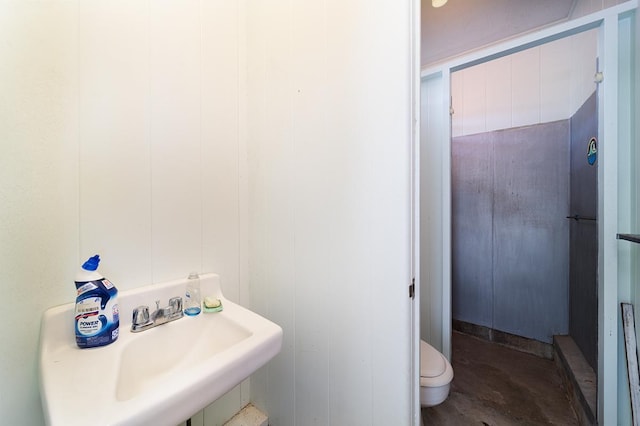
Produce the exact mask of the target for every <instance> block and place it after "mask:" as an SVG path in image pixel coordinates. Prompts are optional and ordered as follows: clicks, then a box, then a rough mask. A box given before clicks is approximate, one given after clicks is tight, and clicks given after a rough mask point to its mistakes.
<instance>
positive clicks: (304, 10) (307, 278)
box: [289, 2, 340, 424]
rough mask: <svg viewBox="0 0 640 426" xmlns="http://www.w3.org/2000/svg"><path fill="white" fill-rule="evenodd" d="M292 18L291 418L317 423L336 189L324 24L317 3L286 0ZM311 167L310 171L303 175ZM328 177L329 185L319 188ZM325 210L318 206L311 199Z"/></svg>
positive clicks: (323, 414)
mask: <svg viewBox="0 0 640 426" xmlns="http://www.w3.org/2000/svg"><path fill="white" fill-rule="evenodd" d="M292 14H293V16H295V17H296V19H294V20H293V25H292V27H291V32H292V33H291V34H292V37H291V48H292V52H294V59H293V60H292V63H291V66H292V70H291V72H292V80H291V85H290V87H289V90H290V102H291V107H292V121H293V123H294V124H293V132H292V137H293V139H294V148H293V149H294V153H295V156H296V161H295V167H294V168H293V169H292V173H293V175H294V176H297V178H296V179H294V180H293V181H292V184H293V187H292V192H293V194H294V197H295V200H296V202H295V208H294V223H293V224H292V225H293V226H294V227H295V238H294V245H295V252H296V253H295V264H296V265H298V266H297V269H298V270H299V273H297V274H296V281H297V282H304V283H305V285H304V291H297V292H296V300H295V307H294V312H295V317H296V334H295V348H296V349H295V371H296V406H295V418H296V419H299V420H298V421H299V422H300V423H305V422H307V421H308V420H305V419H313V422H315V423H317V424H330V423H331V422H330V420H329V380H317V378H318V377H329V362H330V360H329V357H327V353H328V350H329V342H330V340H329V338H330V331H329V330H330V329H329V327H328V326H329V324H330V321H326V318H325V314H326V309H327V306H328V305H329V304H332V297H331V291H330V290H329V288H328V286H327V284H328V283H330V282H332V281H333V280H334V272H333V270H332V269H333V268H331V267H328V265H332V264H334V261H335V259H334V258H333V256H332V253H331V252H330V251H329V250H327V249H326V247H329V246H330V245H331V244H332V241H334V238H335V234H334V230H333V224H335V215H336V213H335V209H336V208H337V207H338V205H339V204H338V203H339V200H338V196H337V195H338V194H337V192H335V191H332V190H331V187H332V186H333V185H337V184H339V181H338V179H337V178H338V176H336V175H334V174H333V173H331V172H330V170H329V169H330V167H331V165H332V159H334V158H336V157H339V154H338V155H336V151H340V148H338V147H336V145H335V139H332V140H330V139H329V138H328V131H327V122H328V120H327V115H326V114H324V113H322V112H321V111H323V110H326V109H327V107H328V102H327V98H328V96H329V95H328V92H327V90H326V89H327V80H328V76H327V72H326V69H327V63H326V61H327V44H328V41H327V40H326V38H325V32H326V29H327V28H328V26H329V21H328V20H327V19H328V17H327V10H326V6H325V4H324V3H323V2H315V3H310V4H294V5H293V7H292ZM309 171H315V173H309ZM327 182H331V185H327ZM319 200H322V201H321V204H322V205H323V206H324V207H325V208H318V201H319Z"/></svg>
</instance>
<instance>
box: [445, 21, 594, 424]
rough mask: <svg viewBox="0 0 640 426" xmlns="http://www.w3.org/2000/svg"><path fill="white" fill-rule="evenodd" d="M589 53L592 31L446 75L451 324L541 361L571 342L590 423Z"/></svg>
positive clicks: (591, 124)
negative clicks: (558, 338)
mask: <svg viewBox="0 0 640 426" xmlns="http://www.w3.org/2000/svg"><path fill="white" fill-rule="evenodd" d="M596 56H597V31H596V30H590V31H585V32H582V33H578V34H575V35H572V36H569V37H565V38H562V39H558V40H554V41H552V42H549V43H546V44H541V45H538V46H535V47H532V48H529V49H526V50H522V51H519V52H516V53H513V54H511V55H507V56H503V57H501V58H498V59H494V60H491V61H488V62H483V63H481V64H478V65H474V66H471V67H467V68H463V69H460V70H456V71H455V72H453V73H452V74H451V103H452V108H451V136H452V137H451V158H452V159H451V193H452V202H451V213H452V214H451V226H452V233H451V240H452V328H453V330H454V331H458V332H463V333H467V334H471V335H474V336H476V337H480V338H482V339H485V340H489V341H493V342H497V343H500V344H503V345H507V346H510V347H513V348H516V349H518V350H521V351H525V352H529V353H533V354H535V355H537V356H540V357H545V358H548V359H553V357H554V355H553V354H554V348H553V343H554V340H555V339H554V336H562V339H561V341H562V342H564V341H565V339H569V340H571V342H570V343H571V344H572V346H571V348H572V349H573V348H574V347H576V343H577V347H578V348H579V349H580V351H577V352H576V353H573V352H572V353H571V356H567V357H566V358H567V359H574V358H575V357H580V360H581V363H580V368H576V369H575V371H576V372H580V373H581V372H582V371H583V367H584V366H587V368H590V369H591V370H592V371H591V372H590V373H589V374H588V377H587V379H588V380H578V382H576V383H572V384H571V385H570V387H575V388H577V389H580V387H579V385H578V383H589V385H590V389H585V390H584V395H587V398H586V400H587V401H588V402H589V404H588V405H587V407H586V409H587V412H588V413H589V418H591V419H593V420H594V419H595V417H594V415H595V405H596V398H595V390H596V380H595V378H596V374H595V371H597V350H598V348H597V336H598V326H597V317H598V304H597V291H598V288H597V281H596V278H597V261H598V258H597V254H598V251H597V226H596V222H595V219H596V211H597V172H596V170H597V162H596V161H595V157H589V156H588V152H589V150H588V146H589V144H590V141H591V139H593V140H594V141H596V140H597V134H598V124H597V123H598V114H597V108H596V106H597V102H596V83H595V82H594V79H593V76H594V75H595V74H596V71H597V65H596ZM594 143H595V142H594ZM595 152H596V150H595V148H594V155H596V154H595ZM592 158H593V159H594V161H593V162H592V163H591V164H590V161H591V159H592ZM574 335H575V338H574V337H573V336H574ZM574 342H575V343H574ZM454 351H455V349H454ZM455 356H456V354H455V353H454V354H453V357H454V359H455ZM572 367H573V365H571V364H567V365H566V368H568V369H569V373H568V374H567V375H566V377H567V378H573V377H576V374H578V373H576V372H573V370H571V368H572ZM523 368H526V366H523ZM550 373H553V374H555V371H553V372H550ZM556 376H558V374H556ZM558 377H559V376H558ZM581 378H582V377H581V376H580V377H578V379H581ZM580 400H585V398H584V396H583V394H580V396H579V397H578V396H577V397H576V398H575V403H579V401H580Z"/></svg>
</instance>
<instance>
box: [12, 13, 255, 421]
mask: <svg viewBox="0 0 640 426" xmlns="http://www.w3.org/2000/svg"><path fill="white" fill-rule="evenodd" d="M243 7H244V6H242V4H240V5H239V4H238V3H236V2H227V1H223V0H213V1H201V0H186V1H184V0H159V1H148V0H136V1H123V0H95V1H77V0H51V1H46V2H23V1H4V2H0V93H2V96H0V112H1V114H0V146H1V147H2V155H0V178H1V179H0V182H1V184H0V205H1V206H2V207H0V218H1V219H2V220H1V221H0V250H1V252H2V256H0V284H1V285H2V288H3V290H4V291H5V297H6V298H7V300H9V301H10V302H11V303H8V304H7V306H6V312H5V314H6V319H5V320H4V321H2V322H1V323H0V324H1V325H0V327H1V330H2V336H3V338H4V344H3V345H2V349H0V361H1V362H0V365H2V367H1V368H2V373H3V374H2V377H3V381H2V384H1V385H0V394H2V395H3V397H2V398H1V399H0V418H1V419H2V420H0V423H2V424H23V425H40V424H42V423H43V419H42V414H41V410H40V401H39V396H38V387H37V376H36V373H37V369H36V353H37V342H38V333H39V321H40V314H41V312H42V311H43V310H44V309H46V308H47V307H50V306H53V305H56V304H60V303H65V302H72V301H73V300H74V298H75V289H74V287H73V279H74V275H75V272H76V270H77V268H78V267H79V266H80V264H81V263H82V262H83V260H85V259H86V258H87V257H88V256H90V255H93V254H95V253H100V254H101V256H102V264H101V268H100V270H101V271H102V272H103V273H104V274H105V275H106V276H108V277H109V278H111V279H112V281H113V282H114V283H115V284H116V285H117V286H118V288H119V289H120V290H126V289H130V288H133V287H137V286H141V285H147V284H149V283H151V282H160V281H166V280H170V279H174V278H178V277H183V276H186V275H187V274H188V273H189V271H191V270H197V271H215V272H217V273H219V274H220V275H221V278H222V285H223V290H224V292H225V294H226V295H227V296H228V297H230V298H231V299H233V300H236V301H239V302H241V303H243V304H245V305H246V304H248V298H247V292H246V288H247V283H246V282H241V278H242V279H246V270H245V272H244V273H243V274H241V265H244V266H243V267H244V268H245V269H246V263H247V260H246V248H244V249H243V248H242V247H243V244H244V245H246V243H243V244H241V241H240V239H241V236H242V238H246V230H245V229H244V228H243V227H242V225H241V219H242V218H245V217H246V213H245V212H242V211H241V209H242V208H246V189H243V188H244V187H243V186H242V184H241V179H243V178H242V177H241V174H245V175H246V150H245V148H244V147H245V145H246V144H245V143H244V142H243V141H241V132H240V126H241V125H242V120H241V118H240V117H241V115H240V114H241V113H240V111H241V108H242V103H243V102H244V99H245V98H244V94H245V91H244V87H243V84H244V80H242V79H241V76H242V74H241V72H240V64H241V60H240V54H241V38H240V28H241V20H242V16H243V14H244V9H243ZM242 28H243V31H244V27H242ZM244 179H245V181H246V176H245V177H244ZM243 203H244V204H243ZM242 206H245V207H242ZM242 250H244V252H243V251H242ZM243 288H244V290H242V289H243ZM150 302H151V301H150ZM70 326H72V325H70ZM241 388H242V389H243V390H242V392H241ZM248 398H249V393H248V386H247V385H246V384H244V385H243V386H239V387H237V388H236V389H234V390H233V391H231V392H230V393H229V394H227V395H225V396H224V397H223V398H222V399H221V400H220V401H219V402H218V403H216V404H215V405H213V406H211V407H209V408H208V409H207V410H206V412H204V413H199V415H198V416H197V417H196V418H195V423H194V424H203V422H204V424H206V425H213V424H221V423H222V422H223V421H224V420H225V419H228V418H229V417H231V416H232V415H233V414H234V413H235V412H236V411H238V410H239V409H240V408H241V407H242V405H244V404H245V403H246V402H248ZM198 422H199V423H198Z"/></svg>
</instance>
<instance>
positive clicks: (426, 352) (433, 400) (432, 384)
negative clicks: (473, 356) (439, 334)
mask: <svg viewBox="0 0 640 426" xmlns="http://www.w3.org/2000/svg"><path fill="white" fill-rule="evenodd" d="M451 380H453V368H451V364H450V363H449V361H447V359H446V358H445V357H444V355H442V354H441V353H440V352H438V351H437V350H436V349H435V348H434V347H433V346H431V345H430V344H428V343H427V342H425V341H424V340H421V341H420V405H421V406H423V407H433V406H434V405H438V404H440V403H441V402H443V401H444V400H445V399H447V396H449V388H450V386H451Z"/></svg>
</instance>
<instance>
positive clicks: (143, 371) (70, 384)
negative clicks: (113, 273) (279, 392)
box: [39, 274, 282, 426]
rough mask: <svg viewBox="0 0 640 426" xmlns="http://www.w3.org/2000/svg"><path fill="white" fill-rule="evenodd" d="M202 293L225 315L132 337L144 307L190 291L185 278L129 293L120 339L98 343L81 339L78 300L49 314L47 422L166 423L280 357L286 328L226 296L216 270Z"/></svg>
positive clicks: (43, 349)
mask: <svg viewBox="0 0 640 426" xmlns="http://www.w3.org/2000/svg"><path fill="white" fill-rule="evenodd" d="M200 281H201V289H202V294H203V295H207V296H209V295H210V296H214V297H217V298H219V299H220V300H221V301H222V304H223V308H224V309H223V311H222V312H217V313H201V314H200V315H198V316H195V317H189V316H185V317H184V318H181V319H178V320H176V321H173V322H169V323H166V324H163V325H160V326H158V327H155V328H152V329H149V330H145V331H142V332H139V333H132V332H131V331H130V328H131V316H132V312H133V309H134V308H135V307H137V306H139V305H149V307H150V309H152V310H153V309H155V301H156V300H160V303H161V306H163V305H166V304H167V301H168V300H169V298H171V297H173V296H183V295H184V292H185V288H186V283H187V280H186V279H184V280H177V281H172V282H168V283H163V284H155V285H150V286H146V287H141V288H137V289H134V290H130V291H122V292H120V293H119V294H118V303H119V307H120V337H119V338H118V340H117V341H115V342H114V343H112V344H110V345H108V346H103V347H99V348H91V349H80V348H78V347H77V346H76V343H75V334H74V308H75V305H74V304H73V303H70V304H67V305H62V306H57V307H54V308H51V309H49V310H47V311H46V312H45V313H44V315H43V317H42V326H41V331H40V372H39V373H40V394H41V398H42V405H43V409H44V415H45V420H46V422H47V424H48V425H61V426H62V425H63V426H73V425H82V426H86V425H87V424H100V425H167V426H175V425H176V424H178V423H180V422H182V421H184V420H185V419H187V418H189V417H190V416H191V415H192V414H194V413H196V412H198V411H199V410H201V409H203V408H204V407H206V406H207V405H209V404H210V403H212V402H213V401H215V400H216V399H218V398H219V397H220V396H222V395H223V394H224V393H226V392H227V391H229V390H230V389H232V388H233V387H234V386H236V385H237V384H238V383H240V382H241V381H242V380H244V379H245V378H247V377H248V376H249V375H251V374H252V373H253V372H255V371H256V370H257V369H258V368H260V367H262V366H263V365H264V364H266V363H267V362H268V361H269V360H270V359H271V358H273V357H274V356H275V355H276V354H277V353H278V352H280V348H281V346H282V329H281V328H280V327H279V326H277V325H276V324H274V323H272V322H271V321H269V320H267V319H265V318H263V317H261V316H259V315H257V314H255V313H253V312H251V311H249V310H247V309H245V308H243V307H241V306H239V305H237V304H235V303H233V302H231V301H229V300H227V299H225V298H224V296H223V295H222V292H221V291H220V281H219V277H218V276H217V275H215V274H206V275H202V276H201V278H200Z"/></svg>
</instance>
